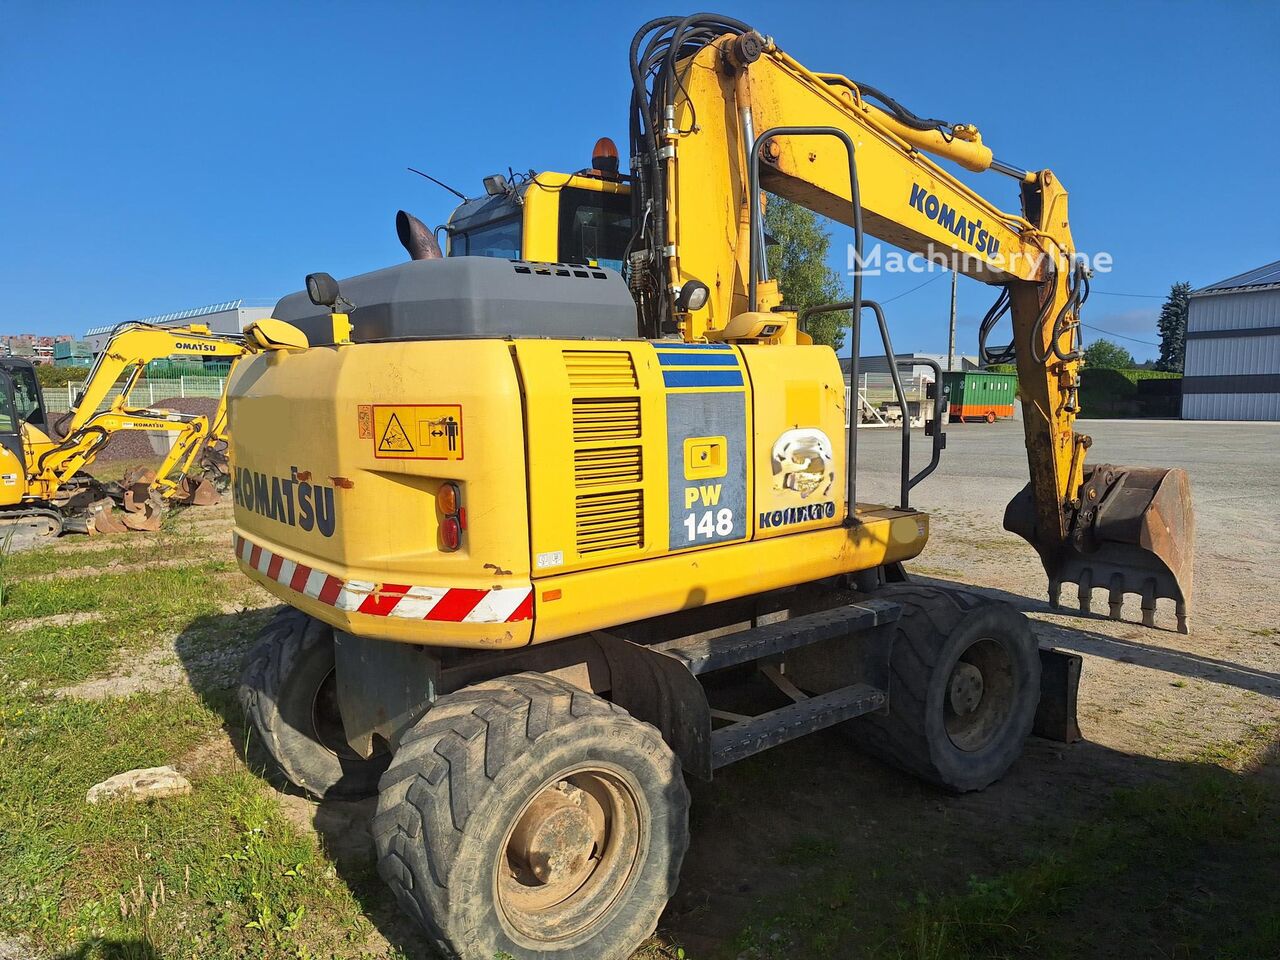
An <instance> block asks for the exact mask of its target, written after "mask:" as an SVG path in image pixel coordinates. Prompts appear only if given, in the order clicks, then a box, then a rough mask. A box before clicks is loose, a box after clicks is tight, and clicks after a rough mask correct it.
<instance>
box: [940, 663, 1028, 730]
mask: <svg viewBox="0 0 1280 960" xmlns="http://www.w3.org/2000/svg"><path fill="white" fill-rule="evenodd" d="M1013 688H1014V683H1013V660H1012V658H1011V657H1010V656H1009V652H1008V650H1006V649H1005V648H1004V646H1003V645H1001V644H1000V643H998V642H996V641H995V640H992V639H990V638H984V639H981V640H975V641H974V642H973V643H971V644H970V645H969V646H968V647H966V648H965V650H964V651H963V652H962V653H961V654H960V657H959V659H958V660H956V663H955V665H954V666H953V667H952V668H951V673H950V675H949V676H948V677H947V685H946V688H945V690H944V691H943V698H944V706H943V724H944V725H945V727H946V730H947V736H948V737H950V738H951V742H952V743H953V744H955V745H956V747H958V748H959V749H961V750H964V751H965V752H967V753H972V752H974V751H977V750H981V749H982V748H983V747H985V746H987V745H988V744H989V743H991V741H992V740H994V739H996V737H998V736H999V734H1000V732H1001V731H1002V730H1003V729H1004V726H1005V724H1006V722H1007V721H1008V719H1009V715H1010V713H1011V712H1012V708H1013V693H1014V689H1013Z"/></svg>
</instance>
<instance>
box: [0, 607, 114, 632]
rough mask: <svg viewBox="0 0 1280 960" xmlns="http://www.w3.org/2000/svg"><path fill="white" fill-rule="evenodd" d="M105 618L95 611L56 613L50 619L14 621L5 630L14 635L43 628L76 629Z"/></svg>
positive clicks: (34, 618) (33, 618)
mask: <svg viewBox="0 0 1280 960" xmlns="http://www.w3.org/2000/svg"><path fill="white" fill-rule="evenodd" d="M104 616H105V614H102V613H97V612H94V611H81V612H76V613H55V614H53V615H51V616H48V617H28V618H27V619H25V620H12V621H10V622H9V623H8V624H6V625H5V629H6V630H11V631H13V632H14V633H21V632H22V631H23V630H38V629H40V628H41V627H76V626H80V625H81V624H84V623H94V622H95V621H98V620H101V619H102V618H103V617H104Z"/></svg>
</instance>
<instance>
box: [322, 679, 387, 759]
mask: <svg viewBox="0 0 1280 960" xmlns="http://www.w3.org/2000/svg"><path fill="white" fill-rule="evenodd" d="M311 731H312V734H313V736H314V737H315V740H316V742H317V743H319V744H320V745H321V746H322V747H324V748H325V749H326V750H328V751H329V752H330V753H332V754H333V755H334V756H335V757H337V758H338V759H339V760H343V761H351V762H364V761H365V760H366V759H368V760H373V759H375V758H377V757H380V756H382V755H383V754H385V753H386V752H387V748H386V745H385V744H384V743H383V742H382V741H381V740H380V739H377V738H375V739H374V745H373V753H372V754H371V755H370V756H369V757H368V758H365V757H362V756H360V754H358V753H356V752H355V751H354V750H352V749H351V745H350V744H349V743H347V731H346V728H345V727H343V725H342V711H341V710H340V709H339V707H338V672H337V670H336V669H335V670H330V671H329V672H328V673H327V674H325V677H324V679H323V680H321V681H320V686H318V687H317V688H316V695H315V697H313V698H312V701H311Z"/></svg>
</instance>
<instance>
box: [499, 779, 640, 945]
mask: <svg viewBox="0 0 1280 960" xmlns="http://www.w3.org/2000/svg"><path fill="white" fill-rule="evenodd" d="M645 833H646V830H645V826H644V818H643V817H642V816H641V809H640V801H639V800H638V795H637V792H636V791H635V790H633V789H632V788H631V786H630V785H629V784H628V783H627V782H626V780H624V779H623V777H622V776H620V775H619V774H618V773H616V772H614V771H611V770H607V769H604V768H601V767H596V766H581V767H574V768H571V769H569V770H567V771H565V772H562V773H559V774H557V775H556V776H555V777H553V778H552V779H551V780H549V781H547V782H546V783H544V784H543V785H542V786H541V787H540V788H539V789H538V790H537V791H536V792H535V793H534V795H533V797H532V798H530V800H529V801H528V802H527V803H526V804H525V805H524V806H523V807H522V808H521V810H520V812H519V813H518V814H517V815H516V816H515V817H514V818H513V820H512V822H511V824H510V826H509V827H508V829H507V832H506V839H505V840H504V841H503V844H502V846H501V848H500V849H499V852H498V856H497V862H496V864H495V871H494V873H495V875H494V886H495V892H496V894H497V897H496V899H497V904H498V909H499V912H500V913H501V915H502V916H503V917H504V919H505V920H506V921H507V923H508V924H509V925H510V926H511V928H512V929H513V930H514V931H516V932H517V933H519V934H521V935H522V936H523V937H525V938H527V939H528V940H530V941H533V942H538V943H547V942H550V941H561V940H566V939H569V938H573V937H577V936H580V935H581V934H582V933H583V932H584V931H586V930H587V929H588V928H590V927H591V926H592V925H593V924H595V923H597V922H599V921H600V920H601V919H602V918H604V917H605V916H606V915H607V914H608V913H609V911H610V910H611V908H612V907H613V906H614V905H615V904H616V903H617V902H618V901H619V899H620V898H621V897H622V895H623V893H624V892H625V891H626V890H627V888H628V887H629V886H630V885H631V881H632V879H633V878H634V877H635V875H636V872H637V868H638V865H639V860H640V851H641V850H642V849H643V845H644V839H645Z"/></svg>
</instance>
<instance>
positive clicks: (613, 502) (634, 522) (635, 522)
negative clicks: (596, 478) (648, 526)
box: [576, 490, 644, 554]
mask: <svg viewBox="0 0 1280 960" xmlns="http://www.w3.org/2000/svg"><path fill="white" fill-rule="evenodd" d="M576 517H577V523H576V528H577V540H578V553H580V554H589V553H598V552H599V551H601V550H618V549H622V548H632V549H638V548H640V547H641V546H643V545H644V498H643V495H642V493H641V491H639V490H625V491H622V492H620V493H592V494H585V495H583V496H580V497H578V498H577V513H576Z"/></svg>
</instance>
